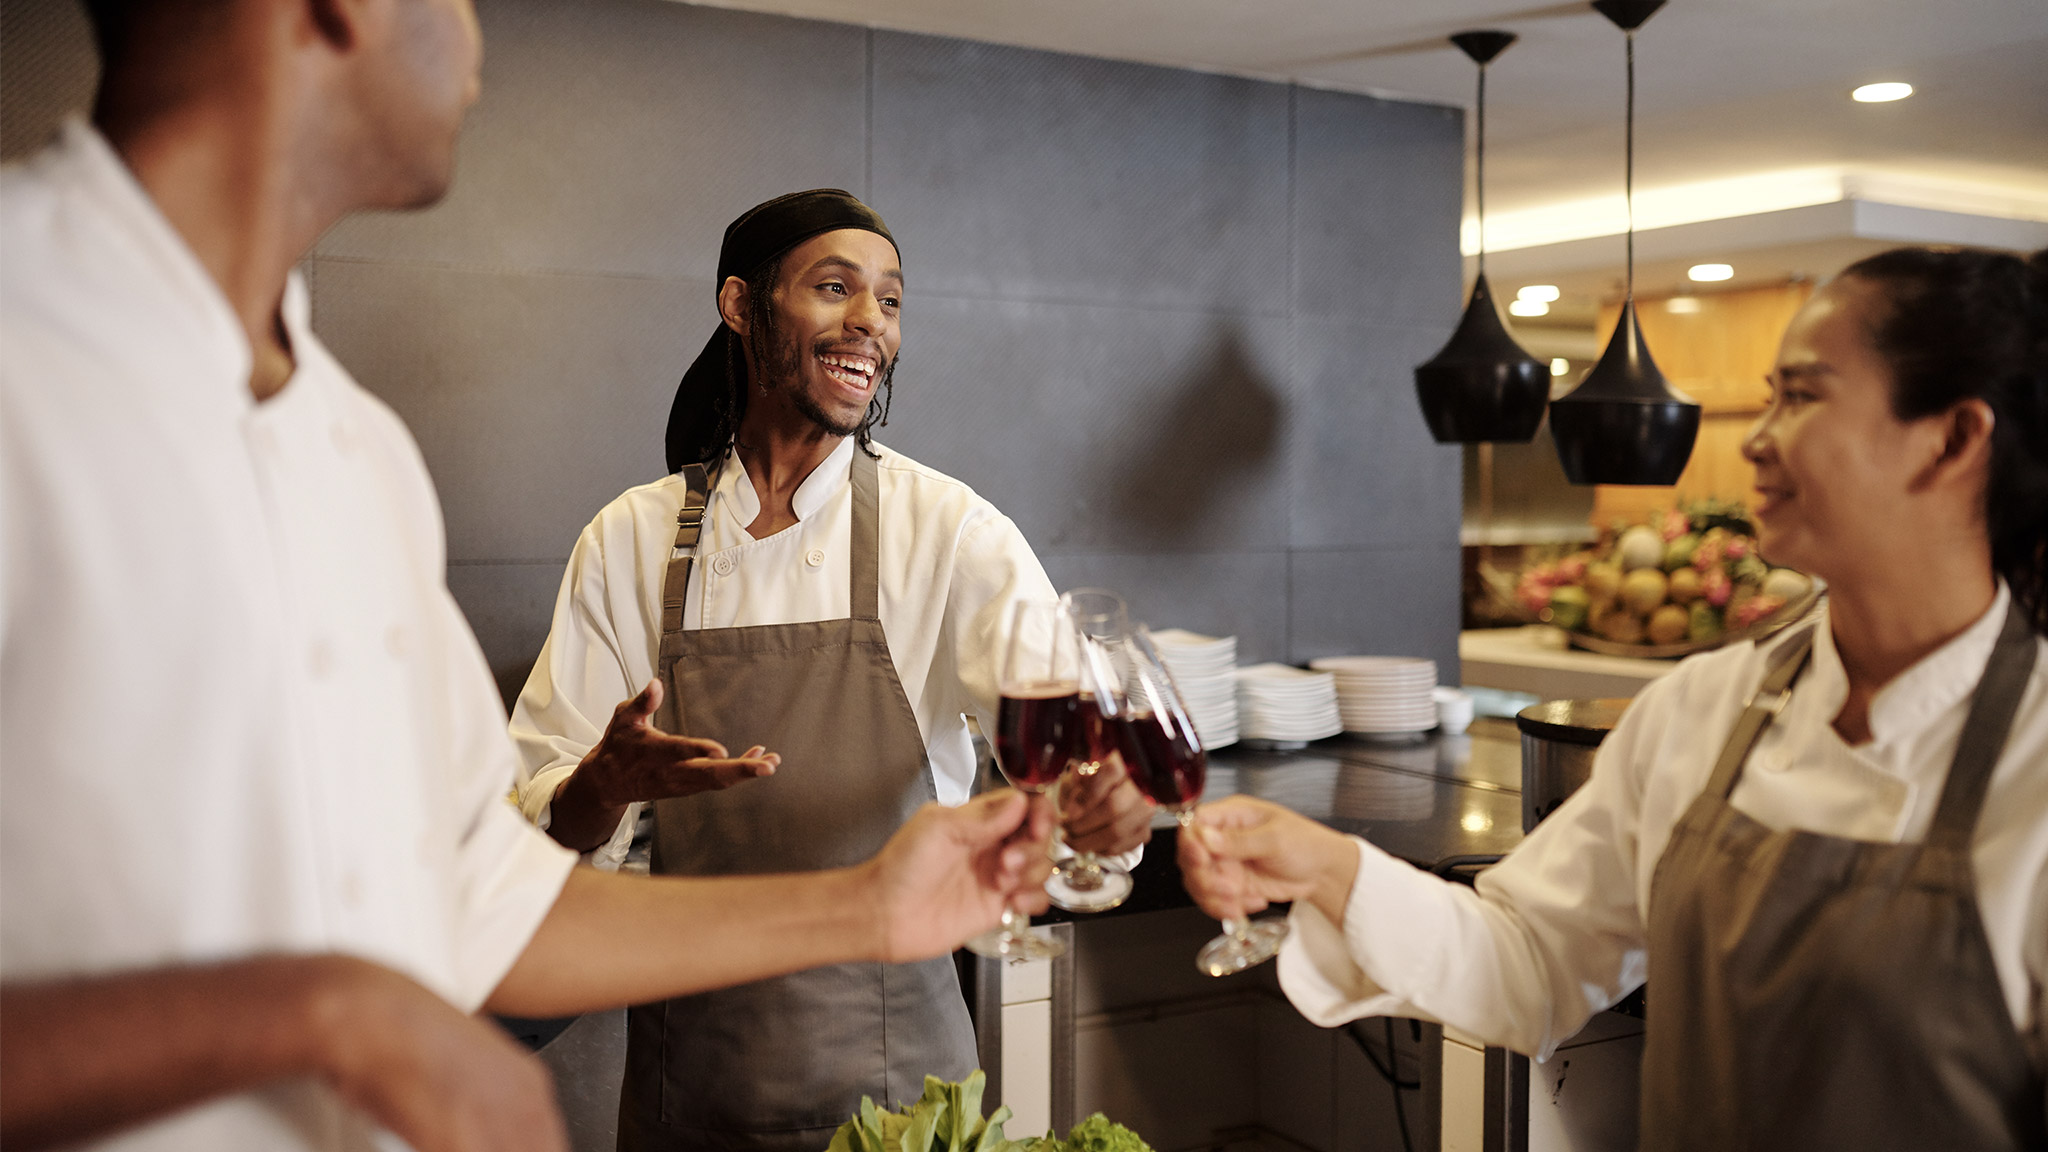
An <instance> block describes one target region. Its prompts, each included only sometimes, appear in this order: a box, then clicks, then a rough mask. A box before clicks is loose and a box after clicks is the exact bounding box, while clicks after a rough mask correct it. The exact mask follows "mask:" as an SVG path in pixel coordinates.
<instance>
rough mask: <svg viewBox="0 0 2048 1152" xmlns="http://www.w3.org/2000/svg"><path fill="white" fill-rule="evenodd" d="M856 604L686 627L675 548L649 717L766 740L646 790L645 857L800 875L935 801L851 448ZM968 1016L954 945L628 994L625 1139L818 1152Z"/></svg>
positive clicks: (685, 514) (638, 1146) (688, 524)
mask: <svg viewBox="0 0 2048 1152" xmlns="http://www.w3.org/2000/svg"><path fill="white" fill-rule="evenodd" d="M683 474H684V477H685V479H686V480H687V481H688V482H689V495H688V497H687V498H686V502H685V506H684V508H683V511H682V513H681V514H680V515H679V516H678V517H677V520H678V523H679V525H680V528H679V530H678V532H677V534H676V546H677V547H678V548H687V549H694V548H695V546H696V543H697V534H698V527H699V525H700V524H701V522H702V519H703V514H704V506H705V502H706V493H707V492H708V491H709V488H710V478H709V477H708V476H707V474H706V471H705V469H703V468H702V467H693V468H689V469H685V470H684V473H683ZM852 481H853V555H852V564H851V568H852V581H851V587H852V606H853V615H852V618H851V619H846V620H827V621H818V622H813V623H806V624H771V625H763V626H760V627H752V628H713V629H705V630H699V631H686V630H685V629H684V628H683V596H684V591H685V589H687V587H688V584H689V565H690V560H689V558H688V557H687V556H685V557H679V558H677V559H675V560H673V561H671V562H670V565H669V570H668V580H667V582H666V584H665V586H664V591H663V605H662V632H661V654H660V665H659V666H660V671H661V677H662V681H663V683H664V684H665V686H666V687H667V689H668V696H667V698H666V699H665V700H664V701H663V703H662V714H661V715H660V716H658V717H657V720H658V723H659V726H660V727H661V728H663V729H664V730H666V731H670V732H687V733H689V734H691V735H693V736H706V737H710V738H712V739H715V740H719V741H721V742H723V743H724V744H725V745H726V746H727V747H729V748H745V747H748V746H750V745H754V744H765V745H767V746H768V747H770V748H772V749H774V750H775V751H777V752H779V753H781V755H782V766H781V767H780V768H778V769H776V772H775V775H773V776H770V777H767V778H765V779H761V780H753V781H748V782H746V783H743V784H740V785H738V786H736V787H734V788H732V789H730V790H727V791H723V792H709V793H704V794H701V795H697V796H688V797H682V798H678V799H671V800H663V801H660V802H658V803H657V804H655V806H654V812H655V820H654V825H655V832H654V853H653V871H654V872H656V873H662V874H669V875H683V876H730V875H744V874H751V873H764V872H806V871H813V870H817V869H824V868H837V867H842V866H845V865H849V864H856V863H859V862H860V861H862V860H865V859H867V858H868V857H870V856H872V855H874V854H875V852H876V851H877V850H878V849H880V848H881V847H882V844H883V842H884V841H886V840H887V839H888V838H889V836H890V834H892V833H893V832H895V831H896V829H898V828H899V827H901V826H902V825H903V823H904V821H905V820H907V819H909V817H910V814H911V813H912V812H914V811H916V810H917V808H918V807H919V806H920V805H922V804H923V803H924V802H926V801H927V800H930V799H932V798H933V789H932V776H931V769H930V766H929V765H928V764H927V763H926V760H925V749H924V739H923V737H922V736H921V735H920V734H919V731H918V727H917V717H916V715H915V714H914V713H912V712H911V710H910V701H909V700H908V699H907V698H906V697H905V696H904V693H903V686H902V684H901V682H899V681H898V680H897V677H896V666H895V663H894V662H893V661H892V660H891V659H890V656H889V641H888V638H887V637H886V636H884V635H883V632H882V623H881V620H880V618H879V616H878V614H877V609H878V602H879V595H880V594H879V591H878V588H877V583H876V570H877V557H876V537H877V528H878V523H877V518H878V500H877V477H876V468H875V462H874V460H873V459H872V458H870V457H869V456H868V455H867V453H865V452H861V451H856V452H854V454H853V467H852ZM975 1063H976V1057H975V1047H974V1028H973V1025H972V1023H971V1022H970V1021H969V1020H968V1016H967V1004H966V1001H965V1000H964V999H963V998H962V996H961V993H960V984H959V978H958V976H957V975H956V974H955V972H954V968H953V963H952V961H951V959H949V958H946V957H940V958H938V959H935V960H928V961H924V962H922V963H917V964H899V965H883V964H843V965H839V966H836V967H831V968H820V969H815V970H812V971H809V972H800V973H797V974H795V975H791V976H783V977H778V978H776V979H772V980H763V981H760V982H758V983H754V984H746V985H742V986H740V987H737V988H728V989H725V990H723V991H718V992H709V993H705V994H703V995H698V996H686V997H683V998H681V999H676V1000H670V1001H667V1002H665V1003H659V1004H648V1005H642V1006H640V1007H636V1008H633V1009H632V1010H631V1011H630V1012H629V1013H628V1015H627V1043H626V1078H625V1086H624V1089H623V1091H622V1092H621V1095H620V1100H619V1148H620V1149H622V1150H623V1152H656V1150H662V1152H669V1150H676V1149H717V1150H725V1149H747V1150H753V1152H783V1150H788V1152H822V1150H823V1149H824V1147H825V1145H826V1144H827V1143H828V1142H829V1141H830V1140H831V1137H832V1132H833V1130H834V1129H836V1128H837V1127H838V1126H839V1125H840V1124H843V1123H844V1122H846V1120H847V1119H849V1118H850V1117H852V1116H853V1115H854V1114H855V1113H856V1112H857V1111H858V1110H859V1107H860V1098H861V1097H862V1096H863V1095H867V1096H871V1097H873V1098H874V1100H875V1102H876V1103H877V1104H879V1105H882V1106H884V1107H893V1106H896V1105H897V1104H900V1103H907V1102H909V1101H912V1100H915V1099H917V1098H918V1096H919V1095H920V1094H921V1093H922V1092H923V1090H924V1077H925V1074H926V1073H931V1074H933V1075H936V1076H940V1077H942V1078H944V1079H948V1080H959V1079H962V1078H964V1077H965V1076H966V1075H967V1074H968V1073H969V1072H971V1071H973V1070H974V1067H975Z"/></svg>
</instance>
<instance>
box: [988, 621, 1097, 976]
mask: <svg viewBox="0 0 2048 1152" xmlns="http://www.w3.org/2000/svg"><path fill="white" fill-rule="evenodd" d="M1078 640H1079V637H1078V636H1077V634H1076V633H1075V631H1074V623H1073V620H1072V619H1071V618H1070V617H1069V616H1068V614H1067V610H1066V607H1065V605H1063V604H1060V603H1058V602H1056V601H1052V600H1035V601H1034V600H1024V601H1019V602H1018V603H1017V604H1015V605H1013V606H1012V607H1011V609H1010V634H1009V637H1008V639H1007V640H1005V642H1004V648H1003V663H1002V668H1001V671H1000V672H999V673H998V676H999V679H998V690H999V691H1000V692H1001V693H1002V703H1001V704H1000V706H999V707H998V709H997V712H996V731H995V739H994V741H993V744H994V745H995V751H996V764H997V765H998V766H999V767H1001V768H1002V770H1003V776H1004V777H1005V778H1006V779H1008V780H1009V782H1010V783H1011V784H1012V785H1013V786H1014V787H1016V788H1017V789H1018V790H1019V791H1023V792H1033V793H1041V792H1046V791H1049V790H1051V788H1052V787H1053V785H1055V784H1056V783H1058V782H1059V778H1060V774H1061V773H1062V772H1065V771H1066V768H1067V764H1068V763H1069V762H1070V761H1072V759H1073V755H1074V742H1075V739H1076V736H1077V729H1078V718H1079V717H1078V710H1079V705H1080V692H1081V684H1080V678H1079V672H1078V669H1077V668H1076V665H1075V660H1076V648H1077V644H1078ZM1030 929H1031V921H1030V919H1029V918H1028V917H1026V916H1025V915H1024V914H1023V913H1022V912H1019V911H1017V910H1016V909H1015V908H1005V909H1003V924H1002V927H1000V928H996V929H991V930H990V931H987V932H984V933H982V934H981V935H979V936H976V937H975V938H974V939H972V940H969V941H968V942H967V947H968V948H969V949H970V950H972V951H973V952H975V953H976V954H978V955H982V956H988V957H991V958H993V959H997V960H1008V961H1010V962H1011V963H1022V962H1023V961H1026V960H1050V959H1052V958H1053V957H1055V956H1059V955H1061V954H1063V953H1065V952H1066V950H1067V946H1066V945H1065V944H1063V943H1061V942H1060V941H1058V940H1056V939H1053V938H1052V937H1049V936H1039V935H1034V934H1033V933H1032V932H1031V930H1030Z"/></svg>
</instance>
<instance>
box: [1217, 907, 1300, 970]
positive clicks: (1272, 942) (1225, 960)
mask: <svg viewBox="0 0 2048 1152" xmlns="http://www.w3.org/2000/svg"><path fill="white" fill-rule="evenodd" d="M1286 939H1287V921H1285V920H1254V921H1252V922H1251V923H1250V924H1247V925H1245V929H1244V932H1243V933H1241V934H1239V935H1236V936H1232V935H1227V934H1226V935H1223V936H1218V937H1216V938H1215V939H1214V940H1211V941H1209V942H1208V943H1207V944H1204V945H1202V950H1201V951H1200V952H1199V953H1196V955H1195V967H1197V968H1199V969H1201V970H1202V971H1203V972H1206V973H1208V974H1209V975H1211V976H1232V975H1235V974H1237V973H1239V972H1242V971H1244V970H1245V969H1247V968H1255V967H1257V966H1258V965H1260V964H1264V963H1265V962H1266V961H1268V960H1271V959H1272V958H1273V957H1274V956H1276V955H1278V954H1279V952H1280V944H1281V942H1282V941H1284V940H1286Z"/></svg>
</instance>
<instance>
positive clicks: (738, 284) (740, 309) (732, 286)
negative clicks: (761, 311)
mask: <svg viewBox="0 0 2048 1152" xmlns="http://www.w3.org/2000/svg"><path fill="white" fill-rule="evenodd" d="M750 291H751V290H750V289H749V288H748V287H747V282H746V281H745V280H742V279H740V278H739V277H737V276H727V277H726V278H725V283H723V284H721V285H719V286H718V314H719V315H720V316H722V317H724V318H725V325H726V327H728V328H730V329H732V330H733V331H735V332H737V333H739V334H740V335H742V336H745V335H747V334H748V333H747V305H748V304H749V303H750V295H749V294H750Z"/></svg>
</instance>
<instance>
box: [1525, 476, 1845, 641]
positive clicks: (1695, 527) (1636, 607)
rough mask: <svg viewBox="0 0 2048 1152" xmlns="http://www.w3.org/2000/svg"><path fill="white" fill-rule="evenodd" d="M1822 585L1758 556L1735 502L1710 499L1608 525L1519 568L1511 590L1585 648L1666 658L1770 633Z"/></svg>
mask: <svg viewBox="0 0 2048 1152" xmlns="http://www.w3.org/2000/svg"><path fill="white" fill-rule="evenodd" d="M1820 593H1821V588H1820V586H1819V585H1818V583H1817V582H1815V581H1814V580H1813V579H1812V578H1810V577H1808V576H1806V575H1805V574H1804V573H1800V572H1795V571H1793V570H1792V569H1789V568H1772V567H1770V566H1769V565H1768V564H1766V563H1765V562H1764V560H1763V557H1761V556H1760V555H1758V554H1757V547H1756V533H1755V530H1754V529H1753V528H1752V527H1751V526H1750V522H1749V516H1748V513H1747V511H1746V510H1744V509H1743V507H1742V506H1741V505H1739V504H1732V503H1726V502H1720V501H1707V502H1702V503H1697V504H1689V505H1685V506H1682V507H1680V508H1674V509H1671V510H1670V511H1667V512H1665V513H1664V514H1663V515H1662V516H1660V517H1658V518H1657V519H1656V522H1655V523H1651V524H1633V525H1624V524H1616V525H1612V526H1610V528H1609V529H1608V530H1607V531H1606V532H1603V533H1602V534H1601V537H1600V540H1599V542H1598V543H1596V544H1595V545H1594V546H1593V547H1592V548H1589V549H1587V550H1585V551H1582V552H1575V553H1573V554H1571V555H1568V556H1564V557H1561V558H1558V559H1555V560H1550V561H1546V562H1544V563H1541V564H1537V565H1534V566H1532V567H1530V568H1528V569H1527V570H1525V571H1524V572H1523V573H1522V574H1521V577H1520V578H1519V579H1518V580H1517V581H1516V582H1515V592H1514V595H1515V600H1516V602H1517V603H1518V604H1520V606H1521V607H1522V609H1523V610H1524V611H1526V612H1528V613H1529V614H1530V615H1531V616H1533V617H1534V618H1536V619H1538V620H1541V621H1543V622H1545V623H1548V624H1552V625H1555V626H1556V627H1558V628H1560V629H1562V630H1563V631H1564V633H1565V635H1566V636H1568V637H1569V638H1570V639H1571V642H1572V643H1573V644H1574V645H1576V646H1578V647H1580V648H1584V649H1586V650H1587V651H1589V652H1598V653H1602V654H1605V655H1610V656H1639V657H1651V658H1669V657H1677V656H1689V655H1691V654H1692V653H1694V652H1703V651H1705V650H1707V649H1709V648H1717V647H1719V646H1721V645H1723V644H1730V643H1735V642H1738V641H1743V640H1754V639H1759V638H1761V637H1763V636H1767V635H1769V634H1770V633H1772V632H1774V631H1776V630H1777V629H1779V628H1782V627H1784V626H1785V625H1786V624H1789V623H1791V622H1792V621H1794V620H1797V619H1799V618H1800V617H1801V616H1803V615H1805V614H1806V613H1807V612H1808V611H1809V610H1810V609H1812V607H1813V605H1814V602H1815V601H1816V600H1818V599H1819V597H1820Z"/></svg>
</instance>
